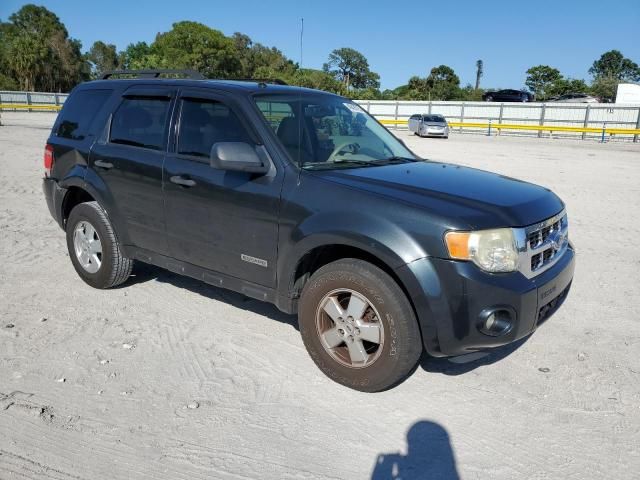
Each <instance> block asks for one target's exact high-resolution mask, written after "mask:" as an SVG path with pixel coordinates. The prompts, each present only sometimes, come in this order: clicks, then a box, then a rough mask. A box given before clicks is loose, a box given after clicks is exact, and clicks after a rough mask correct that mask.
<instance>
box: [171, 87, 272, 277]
mask: <svg viewBox="0 0 640 480" xmlns="http://www.w3.org/2000/svg"><path fill="white" fill-rule="evenodd" d="M243 118H245V117H244V113H243V112H242V110H241V109H240V108H239V106H238V105H237V104H236V103H235V102H234V101H233V100H232V99H231V97H229V96H226V95H223V94H218V93H215V92H213V91H212V90H211V89H185V90H183V91H182V92H181V94H180V98H179V101H178V104H177V107H176V120H177V121H176V128H175V132H174V133H175V137H174V138H173V139H172V140H173V141H172V146H171V149H170V152H169V154H168V155H167V158H166V161H165V168H164V192H165V211H166V221H167V236H168V239H169V247H170V251H171V256H172V257H174V258H176V259H179V260H182V261H185V262H188V263H191V264H194V265H197V266H200V267H204V268H207V269H209V270H214V271H217V272H221V273H224V274H226V275H230V276H233V277H236V278H239V279H243V280H249V281H251V282H254V283H257V284H260V285H264V286H268V287H273V286H275V279H276V260H277V251H278V248H277V242H278V215H279V209H280V194H281V189H282V180H283V177H284V171H283V169H282V166H279V165H278V166H276V165H273V167H272V171H271V172H270V173H268V174H267V175H262V176H258V175H255V174H251V173H245V172H234V171H224V170H218V169H215V168H213V167H211V166H210V162H209V153H210V151H211V147H212V145H213V144H214V143H217V142H245V143H249V144H251V145H252V146H254V147H255V146H257V145H258V144H260V143H262V142H261V141H260V139H259V138H258V137H257V134H256V133H255V132H254V130H253V129H252V127H251V126H250V125H249V124H248V122H247V121H245V120H243ZM259 148H264V147H259Z"/></svg>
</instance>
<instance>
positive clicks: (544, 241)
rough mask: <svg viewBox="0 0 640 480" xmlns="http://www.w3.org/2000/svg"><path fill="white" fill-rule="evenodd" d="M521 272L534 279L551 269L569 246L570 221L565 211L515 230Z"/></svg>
mask: <svg viewBox="0 0 640 480" xmlns="http://www.w3.org/2000/svg"><path fill="white" fill-rule="evenodd" d="M514 233H515V235H516V245H517V248H518V252H519V256H520V260H519V262H520V267H519V269H520V272H522V274H523V275H525V276H526V277H527V278H533V277H535V276H536V275H540V274H541V273H542V272H544V271H546V270H547V269H549V268H551V267H552V266H553V265H555V263H556V262H557V261H558V260H559V259H560V257H562V255H564V253H565V252H566V251H567V248H568V245H569V240H568V236H569V221H568V220H567V215H566V213H565V212H564V210H563V211H562V212H560V213H558V214H557V215H554V216H553V217H551V218H548V219H547V220H544V221H542V222H540V223H537V224H535V225H531V226H529V227H522V228H516V229H514Z"/></svg>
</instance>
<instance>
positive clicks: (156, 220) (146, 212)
mask: <svg viewBox="0 0 640 480" xmlns="http://www.w3.org/2000/svg"><path fill="white" fill-rule="evenodd" d="M174 96H175V90H172V89H171V88H170V87H159V86H144V85H136V86H133V87H130V88H129V89H127V90H126V91H125V92H124V94H123V95H122V99H121V101H120V104H119V105H118V107H117V108H116V109H115V111H114V113H113V114H112V116H111V119H110V123H109V128H108V132H107V133H106V135H105V136H104V138H103V139H102V140H101V141H98V142H96V144H95V145H94V147H93V149H92V151H91V156H90V166H91V169H92V171H93V173H95V174H96V175H98V176H99V177H100V178H101V179H102V182H103V184H104V186H105V190H106V191H105V192H103V194H104V195H105V196H106V197H107V198H108V199H109V201H110V203H111V209H110V210H112V211H110V212H109V213H110V214H113V215H117V216H118V220H119V222H118V223H119V224H120V225H122V226H123V228H124V230H125V231H124V232H122V236H123V237H124V238H123V241H124V243H126V244H131V245H135V246H137V247H140V248H144V249H147V250H150V251H153V252H157V253H160V254H167V253H168V244H167V239H166V233H165V223H164V211H163V204H162V202H163V193H162V164H163V162H164V158H165V154H166V147H167V135H168V128H169V118H170V113H171V109H172V107H173V103H174V101H173V98H174ZM119 233H120V232H119Z"/></svg>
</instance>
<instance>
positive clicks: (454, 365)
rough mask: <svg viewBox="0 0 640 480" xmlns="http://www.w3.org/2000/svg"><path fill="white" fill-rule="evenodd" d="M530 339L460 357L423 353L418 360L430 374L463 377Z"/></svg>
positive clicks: (500, 357) (525, 338) (508, 353)
mask: <svg viewBox="0 0 640 480" xmlns="http://www.w3.org/2000/svg"><path fill="white" fill-rule="evenodd" d="M530 337H531V335H528V336H526V337H524V338H521V339H520V340H517V341H515V342H512V343H509V344H508V345H504V346H502V347H496V348H492V349H491V350H487V351H484V352H476V353H470V354H468V355H462V356H460V357H453V358H435V357H430V356H429V355H427V354H426V353H423V354H422V358H421V359H420V366H421V367H422V369H423V370H425V371H427V372H431V373H443V374H445V375H451V376H456V375H463V374H465V373H468V372H470V371H472V370H475V369H476V368H478V367H483V366H486V365H491V364H493V363H496V362H499V361H500V360H502V359H504V358H506V357H508V356H509V355H511V354H512V353H513V352H515V351H516V350H517V349H519V348H520V347H521V346H522V345H524V344H525V342H526V341H527V340H529V338H530Z"/></svg>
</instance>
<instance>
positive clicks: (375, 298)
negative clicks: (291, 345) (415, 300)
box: [298, 258, 422, 392]
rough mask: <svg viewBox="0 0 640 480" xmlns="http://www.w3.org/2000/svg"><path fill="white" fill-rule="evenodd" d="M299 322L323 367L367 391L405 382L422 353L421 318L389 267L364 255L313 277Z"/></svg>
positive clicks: (339, 380) (306, 342)
mask: <svg viewBox="0 0 640 480" xmlns="http://www.w3.org/2000/svg"><path fill="white" fill-rule="evenodd" d="M363 303H364V304H366V305H364V306H363ZM337 307H339V308H337ZM352 307H353V308H352ZM329 312H331V313H329ZM359 312H361V313H359ZM349 313H352V315H353V317H354V318H353V319H352V317H351V316H349ZM345 316H346V317H345ZM334 318H335V320H334ZM350 319H351V320H350ZM298 323H299V327H300V334H301V336H302V340H303V342H304V345H305V347H306V349H307V351H308V352H309V355H310V356H311V358H312V359H313V361H314V362H315V363H316V365H317V366H318V368H320V370H322V372H323V373H324V374H325V375H327V376H328V377H329V378H330V379H332V380H334V381H335V382H337V383H340V384H342V385H345V386H347V387H349V388H353V389H354V390H359V391H362V392H379V391H382V390H387V389H389V388H391V387H393V386H395V385H397V384H399V383H400V382H402V381H403V380H404V379H405V378H407V377H408V376H409V374H410V373H411V372H412V371H413V370H414V368H415V367H416V365H417V363H418V360H419V358H420V355H421V353H422V339H421V336H420V329H419V327H418V322H417V320H416V317H415V314H414V312H413V308H412V306H411V304H410V303H409V300H408V299H407V297H406V295H405V294H404V292H403V291H402V290H401V289H400V287H399V286H398V285H397V284H396V282H395V281H394V280H393V279H392V278H391V277H390V276H389V275H387V274H386V273H385V272H384V271H382V270H381V269H379V268H378V267H376V266H374V265H372V264H370V263H368V262H365V261H362V260H358V259H353V258H348V259H342V260H338V261H336V262H333V263H330V264H328V265H325V266H324V267H322V268H320V269H319V270H318V271H317V272H315V273H314V274H313V275H312V276H311V278H310V279H309V281H308V282H307V284H306V285H305V287H304V289H303V291H302V295H301V298H300V303H299V305H298ZM341 331H342V333H340V332H341ZM349 345H350V346H349ZM352 349H353V350H352ZM352 352H355V353H354V354H353V355H352ZM354 357H355V361H354Z"/></svg>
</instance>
